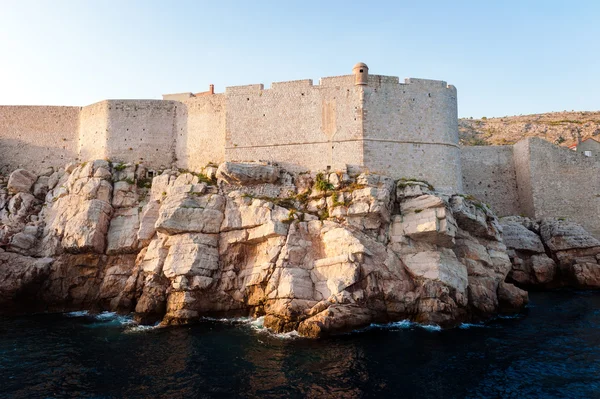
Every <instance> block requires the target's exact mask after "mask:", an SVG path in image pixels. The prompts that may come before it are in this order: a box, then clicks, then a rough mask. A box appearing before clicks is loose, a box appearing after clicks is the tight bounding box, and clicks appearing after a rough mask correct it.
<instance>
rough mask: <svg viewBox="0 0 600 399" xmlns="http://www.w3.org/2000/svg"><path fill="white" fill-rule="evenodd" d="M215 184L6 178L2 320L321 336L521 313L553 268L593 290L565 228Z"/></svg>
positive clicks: (323, 188)
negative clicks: (251, 328)
mask: <svg viewBox="0 0 600 399" xmlns="http://www.w3.org/2000/svg"><path fill="white" fill-rule="evenodd" d="M208 169H210V171H209V170H208ZM214 169H215V167H214V166H210V167H208V168H207V170H205V171H204V174H202V173H192V172H188V171H177V170H164V171H161V173H160V175H158V176H156V177H154V179H152V180H151V181H150V180H149V179H145V168H144V166H143V165H133V164H118V165H115V164H111V163H110V162H107V161H103V160H97V161H91V162H86V163H83V164H79V165H68V166H67V167H66V168H64V169H60V170H56V171H51V172H52V173H49V174H48V173H47V174H45V175H44V176H39V177H38V176H34V175H33V174H31V173H29V172H27V171H23V170H18V171H15V172H14V173H15V174H16V175H15V176H10V177H9V178H8V179H6V178H3V180H1V181H0V205H2V207H1V210H0V247H1V248H2V252H0V281H2V282H1V283H0V305H1V308H2V309H3V311H5V312H9V311H17V310H18V311H22V310H23V309H28V310H38V311H39V310H48V311H71V310H83V309H88V310H98V311H100V310H111V311H119V312H134V314H135V317H136V319H137V320H138V321H140V322H142V323H154V322H157V321H159V322H161V323H162V324H163V325H170V324H185V323H190V322H193V321H195V320H198V319H199V318H200V317H202V316H219V317H234V316H252V317H258V316H264V317H265V326H266V327H268V328H270V329H271V330H273V331H275V332H286V331H292V330H297V331H298V332H299V334H301V335H303V336H308V337H321V336H325V335H329V334H334V333H339V332H343V331H348V330H352V329H355V328H360V327H363V326H365V325H368V324H370V323H374V322H377V323H383V322H392V321H398V320H403V319H410V320H414V321H417V322H421V323H428V324H437V325H440V326H442V327H451V326H455V325H457V324H459V323H462V322H471V321H478V320H483V319H485V318H488V317H491V316H494V315H496V314H497V313H499V312H515V311H520V310H521V309H522V308H523V307H524V306H525V305H526V304H527V293H526V292H525V291H523V290H522V289H520V288H517V287H516V286H515V285H513V284H512V282H515V283H519V284H520V283H522V282H523V281H525V279H536V280H535V281H553V279H554V278H555V275H556V271H555V270H554V268H553V266H552V265H551V262H552V261H554V262H556V261H558V262H559V265H560V267H561V268H563V265H568V266H564V267H565V268H567V269H569V270H572V274H573V276H574V277H573V278H574V280H573V281H586V282H587V283H586V284H592V282H593V281H594V278H595V277H590V276H596V275H597V274H596V273H597V271H596V268H595V266H593V264H594V265H596V264H597V259H598V257H597V254H598V253H599V252H600V250H599V251H598V252H595V250H591V249H590V248H598V249H600V243H597V242H596V241H593V240H592V239H590V238H589V237H586V236H584V233H583V232H581V231H579V230H576V228H575V227H569V228H565V226H564V225H561V224H556V223H555V224H553V223H551V222H543V223H542V224H541V226H539V227H538V232H535V230H534V231H532V230H531V229H529V228H527V227H525V225H524V223H523V222H521V221H511V222H507V223H505V224H504V225H501V224H500V223H499V222H498V219H497V218H496V216H495V215H494V214H493V213H492V211H491V210H490V209H489V208H488V207H487V206H485V205H484V204H481V203H479V202H477V201H475V200H473V199H469V197H465V196H461V195H446V194H440V193H437V192H435V191H434V190H433V188H432V187H431V186H430V185H428V184H427V183H426V182H419V181H413V180H399V181H394V180H392V179H390V178H388V177H385V176H378V175H373V174H366V173H363V174H360V175H356V176H349V175H347V174H345V173H329V174H320V173H319V174H310V173H307V174H301V175H291V174H289V173H287V172H286V171H285V170H283V169H281V168H280V167H278V166H277V165H266V164H251V163H244V164H235V163H231V162H228V163H226V164H223V165H221V166H220V167H219V168H218V169H217V170H216V172H215V170H214ZM503 228H504V231H505V232H504V236H505V240H506V242H507V243H509V244H510V247H511V249H509V250H507V247H506V245H505V243H504V241H503V239H502V234H503V233H502V230H503ZM596 244H597V245H596ZM546 246H547V247H550V248H553V251H554V254H555V258H556V260H553V259H550V258H548V259H546V258H544V254H545V247H546ZM522 254H526V255H527V256H525V255H523V256H521V255H522ZM536 257H537V258H536ZM517 258H518V259H521V260H522V261H523V262H522V263H526V262H529V263H527V264H528V266H527V267H525V266H524V267H522V270H521V269H517V268H516V266H515V265H516V264H518V261H517V260H516V259H517ZM525 258H526V259H525ZM592 260H593V262H592ZM511 261H512V263H511ZM507 276H512V278H509V280H507ZM598 280H599V281H600V278H599V279H598ZM527 281H529V280H527Z"/></svg>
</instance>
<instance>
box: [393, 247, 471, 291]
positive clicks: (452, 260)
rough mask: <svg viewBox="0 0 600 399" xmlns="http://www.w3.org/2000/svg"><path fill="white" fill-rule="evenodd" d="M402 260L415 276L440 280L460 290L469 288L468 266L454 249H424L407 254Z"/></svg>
mask: <svg viewBox="0 0 600 399" xmlns="http://www.w3.org/2000/svg"><path fill="white" fill-rule="evenodd" d="M402 260H403V261H404V263H405V264H406V267H407V268H408V271H409V272H410V273H411V274H412V275H413V276H415V277H422V278H426V279H429V280H434V281H440V282H441V283H443V284H445V285H447V286H449V287H451V288H454V289H456V290H458V291H460V292H464V291H465V289H466V288H467V284H468V280H467V268H466V267H465V266H464V265H463V264H462V263H460V262H459V261H458V259H456V256H455V255H454V253H453V252H452V251H448V250H441V251H439V252H437V251H424V252H419V253H417V254H414V255H405V256H404V257H403V258H402Z"/></svg>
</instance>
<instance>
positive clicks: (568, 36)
mask: <svg viewBox="0 0 600 399" xmlns="http://www.w3.org/2000/svg"><path fill="white" fill-rule="evenodd" d="M599 18H600V2H598V1H588V2H581V1H580V2H578V1H561V2H558V1H526V0H521V1H495V2H492V1H483V0H482V1H472V2H467V1H439V2H435V1H430V2H426V1H414V0H412V1H391V2H383V1H382V2H378V3H377V2H370V1H361V2H359V1H349V0H345V1H326V0H322V1H308V0H304V1H286V0H279V1H270V2H267V1H260V0H253V1H237V2H234V1H226V0H221V1H208V2H203V1H127V0H119V1H112V0H102V1H100V0H98V1H76V0H72V1H62V0H44V1H42V0H40V1H30V0H0V104H3V105H9V104H15V105H16V104H34V105H37V104H48V105H86V104H90V103H93V102H96V101H99V100H103V99H106V98H160V96H161V94H163V93H175V92H184V91H194V92H196V91H203V90H206V89H207V87H208V85H209V84H210V83H214V84H215V88H216V91H217V92H221V91H223V90H224V88H225V86H235V85H244V84H252V83H264V84H265V86H269V85H270V83H271V82H273V81H283V80H295V79H305V78H312V79H314V80H315V83H317V82H318V78H319V77H321V76H335V75H345V74H349V73H350V72H351V69H352V66H353V65H354V64H355V63H356V62H358V61H363V62H366V63H367V64H368V65H369V68H370V71H371V73H374V74H382V75H394V76H399V77H400V78H405V77H416V78H430V79H440V80H445V81H447V82H448V83H451V84H453V85H455V86H456V87H457V89H458V102H459V116H461V117H468V116H473V117H481V116H488V117H489V116H503V115H518V114H529V113H540V112H549V111H562V110H598V109H600V51H599V50H600V19H599Z"/></svg>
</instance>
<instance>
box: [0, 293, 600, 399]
mask: <svg viewBox="0 0 600 399" xmlns="http://www.w3.org/2000/svg"><path fill="white" fill-rule="evenodd" d="M530 298H531V305H530V307H529V308H528V310H527V312H526V313H525V314H523V315H521V316H519V317H513V318H498V319H495V320H492V321H490V322H488V323H486V324H482V325H463V326H461V328H456V329H452V330H445V331H440V330H438V329H435V328H424V327H421V326H418V325H415V324H412V323H408V322H400V323H395V324H393V325H387V326H371V327H369V328H367V329H364V330H362V331H357V332H353V333H350V334H346V335H342V336H337V337H333V338H329V339H323V340H309V339H303V338H298V337H295V336H294V335H290V334H287V335H280V336H275V335H271V334H269V333H268V332H266V331H265V329H264V328H262V327H261V323H260V320H259V321H253V322H251V321H248V320H236V321H219V320H205V321H202V322H201V323H199V324H197V325H194V326H186V327H170V328H160V329H159V328H142V327H139V326H136V325H135V324H133V322H132V321H131V319H130V318H128V317H123V316H117V315H115V314H112V313H101V314H99V315H88V314H85V313H71V314H62V315H59V314H43V315H33V316H27V317H16V318H15V317H11V318H0V397H1V398H28V399H29V398H600V293H599V292H577V291H559V292H547V293H531V294H530Z"/></svg>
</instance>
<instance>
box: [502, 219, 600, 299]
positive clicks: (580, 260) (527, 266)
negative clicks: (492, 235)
mask: <svg viewBox="0 0 600 399" xmlns="http://www.w3.org/2000/svg"><path fill="white" fill-rule="evenodd" d="M503 223H504V225H503V227H504V233H503V234H504V235H505V241H506V243H507V245H508V249H509V253H510V254H511V261H512V270H511V272H510V275H509V277H510V279H511V281H513V282H515V283H516V284H520V285H522V286H535V285H539V286H543V287H560V286H571V287H575V288H597V287H598V275H597V273H598V267H600V265H598V256H599V255H600V245H599V244H600V242H599V241H598V240H596V239H595V238H594V237H592V236H591V235H590V234H589V233H588V232H587V231H585V230H584V229H583V228H582V227H581V226H580V225H577V224H575V223H572V222H569V221H565V220H555V219H544V220H542V221H541V222H535V221H532V220H530V219H527V218H522V217H512V218H510V219H509V220H508V222H506V221H503ZM507 226H508V229H507V228H506V227H507ZM523 226H529V227H530V228H531V229H532V230H534V231H536V230H539V234H540V237H538V236H537V234H535V233H534V232H532V231H531V230H527V231H528V233H526V234H527V236H528V237H531V238H526V239H514V237H515V236H516V234H514V231H517V230H519V231H523V229H525V227H523ZM537 226H539V229H538V227H537ZM513 228H514V229H513ZM511 229H513V230H512V231H511ZM507 234H508V236H509V238H508V239H506V235H507ZM518 235H519V236H520V237H523V236H524V234H520V233H519V234H518ZM534 236H535V237H534ZM511 237H512V238H511ZM536 237H537V239H541V240H540V242H541V243H543V244H542V247H543V248H544V250H546V248H547V251H548V254H549V255H551V256H552V258H553V259H551V258H549V257H548V256H547V255H546V254H545V253H535V252H538V251H540V250H539V248H538V247H539V244H534V245H531V243H535V242H536ZM544 244H545V247H544ZM536 248H537V249H536ZM554 260H556V263H555V261H554Z"/></svg>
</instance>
